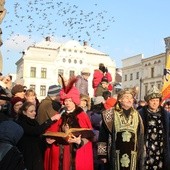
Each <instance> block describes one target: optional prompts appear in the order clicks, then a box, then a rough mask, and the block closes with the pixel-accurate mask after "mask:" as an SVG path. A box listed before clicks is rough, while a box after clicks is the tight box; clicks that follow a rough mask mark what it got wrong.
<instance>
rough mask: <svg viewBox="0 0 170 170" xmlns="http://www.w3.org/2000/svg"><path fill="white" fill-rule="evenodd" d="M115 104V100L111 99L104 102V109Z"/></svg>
mask: <svg viewBox="0 0 170 170" xmlns="http://www.w3.org/2000/svg"><path fill="white" fill-rule="evenodd" d="M115 104H116V99H115V98H113V97H111V98H108V99H107V100H106V102H105V103H104V107H105V109H106V110H107V109H110V108H111V107H113V106H114V105H115Z"/></svg>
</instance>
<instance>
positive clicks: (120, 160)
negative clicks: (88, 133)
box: [98, 104, 144, 170]
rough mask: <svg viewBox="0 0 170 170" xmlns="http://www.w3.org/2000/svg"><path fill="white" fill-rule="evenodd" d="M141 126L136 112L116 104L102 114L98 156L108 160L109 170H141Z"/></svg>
mask: <svg viewBox="0 0 170 170" xmlns="http://www.w3.org/2000/svg"><path fill="white" fill-rule="evenodd" d="M143 135H144V132H143V124H142V120H141V118H140V116H139V114H138V112H137V111H136V110H135V109H133V108H130V109H129V110H124V109H121V108H120V107H119V105H118V104H117V105H116V107H115V108H114V109H110V110H106V111H104V112H103V124H102V127H101V131H100V134H99V143H98V156H99V158H106V159H107V160H108V169H110V170H124V169H126V170H141V169H143V146H144V145H143Z"/></svg>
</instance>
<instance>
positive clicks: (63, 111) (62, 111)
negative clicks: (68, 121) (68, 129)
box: [60, 107, 67, 116]
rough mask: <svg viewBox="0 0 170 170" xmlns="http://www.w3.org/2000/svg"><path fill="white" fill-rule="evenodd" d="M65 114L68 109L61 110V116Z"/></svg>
mask: <svg viewBox="0 0 170 170" xmlns="http://www.w3.org/2000/svg"><path fill="white" fill-rule="evenodd" d="M65 112H67V108H66V107H63V108H61V111H60V115H61V116H62V115H63V113H65Z"/></svg>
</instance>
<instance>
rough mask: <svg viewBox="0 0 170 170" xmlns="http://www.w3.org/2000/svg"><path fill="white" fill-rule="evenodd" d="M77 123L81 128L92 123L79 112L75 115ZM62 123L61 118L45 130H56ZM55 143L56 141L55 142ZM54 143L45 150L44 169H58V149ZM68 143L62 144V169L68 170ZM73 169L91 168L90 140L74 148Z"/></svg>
mask: <svg viewBox="0 0 170 170" xmlns="http://www.w3.org/2000/svg"><path fill="white" fill-rule="evenodd" d="M77 119H78V123H79V125H80V127H82V128H91V129H92V125H91V122H90V119H89V117H88V115H87V114H86V113H84V112H81V113H79V114H78V115H77ZM61 124H62V119H60V120H59V121H57V122H56V123H55V124H54V125H53V126H51V127H50V128H49V129H48V130H47V131H58V130H59V128H60V126H61ZM56 143H57V142H56ZM56 143H54V144H52V145H51V146H49V147H48V148H47V149H46V151H45V162H44V167H45V170H59V166H60V165H59V162H60V161H59V157H60V149H59V146H57V145H56ZM70 154H71V153H70V145H64V149H63V170H70V167H71V160H70ZM60 163H61V162H60ZM75 170H93V151H92V142H90V141H89V142H88V143H87V144H85V145H83V146H82V147H81V148H79V149H77V150H76V155H75Z"/></svg>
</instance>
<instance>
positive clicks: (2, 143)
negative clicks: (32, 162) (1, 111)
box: [0, 121, 25, 170]
mask: <svg viewBox="0 0 170 170" xmlns="http://www.w3.org/2000/svg"><path fill="white" fill-rule="evenodd" d="M22 135H23V129H22V127H20V126H19V125H18V124H17V123H15V122H13V121H0V169H2V170H15V169H16V170H24V169H25V166H24V159H23V156H22V154H21V153H20V152H19V150H18V148H17V147H16V144H17V142H18V141H19V140H20V138H21V136H22Z"/></svg>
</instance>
